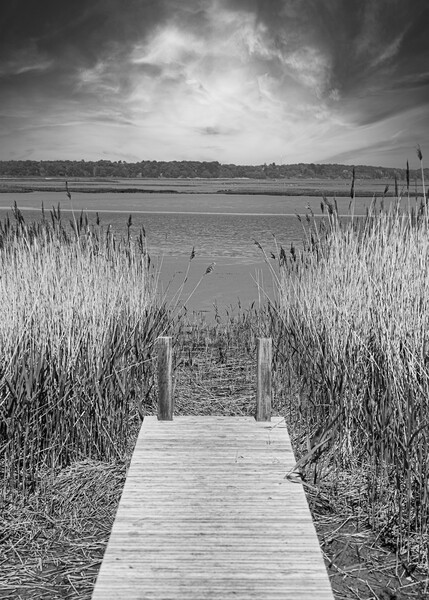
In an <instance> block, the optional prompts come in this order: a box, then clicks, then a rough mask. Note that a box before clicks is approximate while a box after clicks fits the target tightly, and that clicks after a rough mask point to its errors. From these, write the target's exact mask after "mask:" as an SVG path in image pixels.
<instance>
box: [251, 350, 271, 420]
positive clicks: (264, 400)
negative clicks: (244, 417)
mask: <svg viewBox="0 0 429 600" xmlns="http://www.w3.org/2000/svg"><path fill="white" fill-rule="evenodd" d="M257 344H258V345H257V353H256V357H257V377H256V416H255V418H256V420H257V421H271V364H272V340H271V338H258V339H257Z"/></svg>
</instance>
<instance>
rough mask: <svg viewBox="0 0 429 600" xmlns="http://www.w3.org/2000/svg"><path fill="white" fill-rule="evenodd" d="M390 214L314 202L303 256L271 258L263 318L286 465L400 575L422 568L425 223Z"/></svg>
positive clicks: (426, 560)
mask: <svg viewBox="0 0 429 600" xmlns="http://www.w3.org/2000/svg"><path fill="white" fill-rule="evenodd" d="M399 206H400V199H399V198H398V200H397V201H396V202H394V203H393V204H392V205H391V206H390V208H389V209H384V208H383V207H381V208H377V206H376V203H375V202H374V203H373V204H372V206H371V208H370V209H369V211H368V213H367V215H366V217H365V218H361V219H356V218H353V215H352V214H351V216H350V218H349V219H347V220H343V221H342V220H341V219H340V218H339V217H338V214H337V211H336V209H335V204H334V203H331V202H329V201H328V200H327V199H325V200H324V208H325V209H326V210H327V217H326V219H325V220H324V221H322V223H320V221H319V223H317V222H316V221H315V220H313V221H312V220H311V217H310V218H309V221H312V222H311V225H312V226H311V230H310V232H309V233H308V235H307V239H306V245H305V248H304V250H303V251H302V252H296V251H294V250H292V253H291V254H290V255H289V256H287V254H286V252H285V251H284V250H282V249H281V250H280V252H279V263H280V269H279V275H278V291H279V301H278V305H277V306H272V307H271V309H270V311H269V312H270V320H271V326H270V330H271V332H272V334H273V336H274V338H275V352H276V357H277V360H276V363H277V369H278V377H280V378H281V380H282V381H284V382H285V384H286V388H287V390H288V395H289V401H288V399H287V398H286V397H285V399H284V400H285V403H286V404H287V405H288V408H287V414H288V420H289V423H290V428H291V430H292V431H293V434H294V437H295V440H296V441H297V446H298V447H299V449H300V460H299V461H298V464H297V467H299V468H301V469H302V470H303V473H304V474H305V475H304V476H305V479H306V482H307V484H309V485H310V486H312V485H313V486H315V485H316V486H317V485H319V484H321V485H322V487H323V486H325V491H326V489H328V494H329V496H330V497H331V499H333V498H334V497H335V498H336V500H335V501H336V502H337V504H338V503H342V504H343V505H344V506H347V507H348V510H349V514H354V515H355V516H356V515H357V516H358V518H363V517H362V515H364V517H365V518H364V520H366V522H368V523H369V524H370V525H371V526H372V527H373V528H374V529H375V530H376V531H377V532H378V535H379V536H380V540H382V541H383V542H384V543H386V544H389V545H391V547H393V548H395V550H396V552H397V556H398V560H399V562H400V563H402V564H403V565H405V566H406V569H407V573H408V574H411V573H413V571H414V570H415V569H416V568H421V569H423V570H424V571H425V572H426V573H428V569H429V555H428V548H429V529H428V524H429V488H428V481H429V445H428V443H429V401H428V398H429V333H428V331H429V329H428V325H429V225H428V223H429V220H428V212H427V207H426V205H425V203H422V204H421V205H420V206H416V207H415V209H411V210H408V211H407V212H406V213H402V212H401V210H400V208H399ZM359 516H360V517H359Z"/></svg>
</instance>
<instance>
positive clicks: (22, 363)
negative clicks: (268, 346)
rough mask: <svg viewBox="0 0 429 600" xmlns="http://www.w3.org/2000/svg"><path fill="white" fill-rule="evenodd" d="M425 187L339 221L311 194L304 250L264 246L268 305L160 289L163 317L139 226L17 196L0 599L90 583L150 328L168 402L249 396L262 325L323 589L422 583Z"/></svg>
mask: <svg viewBox="0 0 429 600" xmlns="http://www.w3.org/2000/svg"><path fill="white" fill-rule="evenodd" d="M425 200H426V199H425V198H424V200H423V202H422V203H421V204H419V205H417V206H416V210H414V211H409V212H407V213H406V214H405V215H404V214H401V213H400V210H399V202H398V203H396V204H393V205H392V207H391V208H390V209H389V210H384V209H380V208H378V209H377V208H376V206H375V204H374V206H373V207H372V209H371V210H370V212H369V214H368V215H367V217H366V218H364V219H348V220H345V221H344V222H340V219H339V217H338V215H337V213H336V210H335V204H334V203H330V202H329V201H328V200H326V199H325V200H324V206H325V208H326V212H327V215H326V218H325V220H323V221H322V222H321V223H320V221H319V222H316V220H314V221H313V220H312V219H311V216H310V217H309V223H310V226H311V227H310V229H308V227H306V231H309V233H308V234H307V235H308V237H307V240H306V244H305V247H304V250H303V251H302V252H298V251H296V250H294V249H292V252H291V253H286V252H285V251H284V249H281V248H279V250H278V256H277V258H278V269H276V271H275V276H276V277H277V278H278V291H279V296H278V300H277V302H276V303H275V304H272V305H269V306H267V307H265V308H264V309H262V310H260V309H256V308H251V309H250V310H247V311H244V310H240V311H239V312H238V314H237V313H234V314H232V313H228V311H227V314H226V316H225V317H222V318H221V317H219V316H218V318H216V319H215V322H214V323H205V322H204V321H201V320H195V319H193V318H191V317H190V316H189V315H186V313H185V314H184V313H183V312H180V311H179V312H178V307H179V305H180V301H179V300H178V301H177V304H176V305H175V310H174V317H173V318H170V321H169V323H168V325H167V316H166V314H167V313H166V312H165V311H164V310H162V309H157V308H156V306H154V303H153V295H152V291H151V289H150V285H149V283H148V279H147V257H146V254H145V249H144V240H143V238H140V243H139V244H136V245H132V244H131V243H130V240H129V239H126V240H122V241H121V242H118V241H116V240H114V239H113V237H111V236H110V234H107V235H106V231H104V232H103V231H102V230H101V228H100V226H99V225H97V226H95V227H90V226H89V225H88V224H86V223H85V221H84V220H82V218H81V219H80V220H79V222H74V224H73V227H72V229H71V230H70V229H67V228H64V227H63V226H62V225H61V224H60V219H59V215H58V214H56V213H55V212H54V214H53V215H52V222H50V223H49V224H48V223H47V222H45V223H44V224H42V225H41V226H32V227H27V226H26V225H25V224H24V223H23V222H22V218H21V217H20V215H19V213H18V212H17V213H16V222H15V224H14V225H11V224H10V223H9V224H3V226H2V229H1V231H0V248H1V250H0V252H1V253H0V257H1V261H2V263H1V264H2V266H1V271H2V277H1V279H0V290H1V291H0V293H1V294H2V296H1V298H2V304H3V306H5V307H7V306H9V308H7V309H6V312H5V314H7V315H9V316H8V318H7V319H5V322H6V324H5V325H2V326H1V327H2V329H0V331H1V336H2V337H1V344H2V361H3V362H2V371H1V380H0V386H1V387H0V410H1V411H2V413H1V427H2V429H0V452H1V453H2V454H1V456H0V459H1V461H2V462H1V465H2V477H3V479H2V484H3V506H2V512H1V517H0V553H1V554H0V566H1V570H0V598H22V599H24V598H25V599H29V598H32V599H36V598H43V599H46V600H47V599H54V598H64V597H66V598H75V599H78V598H79V599H83V598H85V599H89V598H90V595H91V590H92V586H93V583H94V580H95V577H96V574H97V571H98V566H99V564H100V561H101V559H102V555H103V550H104V547H105V544H106V542H107V539H108V536H109V532H110V527H111V524H112V522H113V519H114V515H115V510H116V506H117V503H118V502H119V497H120V493H121V489H122V484H123V480H124V476H125V472H126V466H127V462H128V460H129V459H130V456H131V451H132V446H133V441H134V439H135V435H136V432H137V430H138V426H139V420H140V418H141V416H143V415H144V414H148V413H150V412H152V411H153V395H152V387H153V383H154V379H153V364H152V354H151V348H152V344H153V342H154V340H155V338H156V336H157V335H159V334H160V333H161V332H165V331H166V328H167V327H169V332H170V333H172V332H174V334H175V335H174V339H175V396H176V412H177V413H179V414H180V413H188V414H229V415H234V414H237V415H240V414H250V413H252V412H253V410H254V408H253V405H254V375H255V369H254V357H255V346H256V337H258V336H266V335H270V336H272V338H273V347H274V379H273V381H274V407H273V408H274V412H275V413H277V414H281V415H284V416H285V418H286V420H287V422H288V427H289V431H290V433H291V437H292V438H293V442H294V446H295V452H296V456H297V460H298V462H297V466H296V471H297V472H299V473H300V476H301V477H302V479H303V483H304V486H305V488H306V491H307V493H308V499H309V502H310V506H311V509H312V512H313V516H314V518H315V522H316V527H317V530H318V533H319V539H320V541H321V546H322V551H323V552H324V554H325V558H326V561H327V566H328V572H329V574H330V576H331V581H332V584H333V589H334V591H335V596H336V599H337V600H340V599H343V598H344V599H345V598H357V599H361V600H377V599H383V600H386V599H393V598H395V599H396V600H405V599H411V598H415V599H423V598H426V597H427V595H428V591H429V567H428V546H429V536H428V534H429V531H428V512H429V511H428V508H429V490H428V483H427V482H428V478H429V472H428V469H429V455H428V441H429V440H428V435H429V434H428V428H429V405H428V400H427V398H428V392H429V389H428V387H429V367H428V361H429V350H428V348H429V338H428V335H427V324H428V319H429V300H428V299H429V294H428V292H429V266H428V265H429V262H428V259H429V218H428V213H427V209H426V204H425ZM37 227H40V229H38V228H37ZM192 257H193V253H192V254H191V260H192ZM190 264H191V261H190ZM6 274H7V277H8V279H4V278H5V277H6ZM23 274H25V276H23ZM187 275H188V273H187V274H186V275H185V280H186V278H187ZM116 278H118V279H116ZM82 289H84V290H85V293H84V294H83V295H82V293H80V295H79V292H78V290H82ZM10 290H13V291H14V293H13V294H11V293H10ZM71 290H74V292H73V293H71ZM182 292H183V290H182ZM8 298H9V299H8ZM10 298H13V300H10ZM52 299H55V302H52ZM8 303H9V304H8ZM59 306H61V307H64V308H62V309H61V311H59ZM173 307H174V305H173V306H172V307H170V308H173ZM142 315H144V317H142ZM170 317H171V315H170ZM23 332H25V335H24V334H23ZM27 333H28V335H27ZM13 336H15V337H13ZM95 340H97V342H96V341H95ZM6 342H7V343H6ZM8 344H9V345H8ZM3 357H7V360H3ZM39 417H40V418H39Z"/></svg>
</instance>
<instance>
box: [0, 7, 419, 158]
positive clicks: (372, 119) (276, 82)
mask: <svg viewBox="0 0 429 600" xmlns="http://www.w3.org/2000/svg"><path fill="white" fill-rule="evenodd" d="M417 145H420V146H421V149H422V152H423V159H425V150H426V154H427V155H428V158H429V3H428V2H427V0H153V1H150V0H69V1H65V0H62V1H61V0H9V1H7V0H5V2H4V3H3V5H2V11H1V17H0V159H1V160H26V159H30V160H54V159H70V160H81V159H84V160H102V159H105V160H125V161H127V162H136V161H141V160H216V161H219V162H221V163H231V162H232V163H236V164H263V163H272V162H275V163H276V164H282V163H285V164H290V163H299V162H305V163H311V162H312V163H344V164H368V165H380V166H391V167H403V166H405V163H406V161H407V159H408V160H410V165H412V166H413V167H417V166H418V163H417V156H416V146H417ZM414 163H415V164H414ZM426 164H428V165H429V160H428V161H427V163H426Z"/></svg>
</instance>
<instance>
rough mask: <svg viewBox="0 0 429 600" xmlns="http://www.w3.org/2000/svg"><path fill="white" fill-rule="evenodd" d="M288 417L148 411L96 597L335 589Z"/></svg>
mask: <svg viewBox="0 0 429 600" xmlns="http://www.w3.org/2000/svg"><path fill="white" fill-rule="evenodd" d="M294 464H295V459H294V455H293V451H292V448H291V445H290V441H289V436H288V434H287V430H286V427H285V424H284V421H283V419H281V418H274V419H273V420H272V421H271V422H256V421H255V420H254V419H253V418H251V417H192V416H189V417H176V418H175V419H174V421H158V420H157V418H156V417H146V418H145V419H144V422H143V425H142V428H141V431H140V435H139V438H138V441H137V444H136V448H135V450H134V454H133V457H132V461H131V465H130V468H129V471H128V474H127V479H126V482H125V486H124V491H123V494H122V498H121V501H120V504H119V508H118V512H117V515H116V519H115V522H114V525H113V529H112V533H111V536H110V540H109V543H108V546H107V549H106V553H105V557H104V560H103V563H102V565H101V568H100V572H99V575H98V579H97V583H96V586H95V589H94V593H93V596H92V598H93V600H114V599H115V600H206V599H207V600H211V599H216V600H221V599H224V598H225V599H228V598H235V599H238V600H252V599H255V600H256V599H258V600H271V599H272V600H275V599H280V598H282V599H283V600H288V599H291V600H292V599H295V598H296V599H297V600H310V598H311V599H313V598H318V599H319V600H333V594H332V590H331V587H330V584H329V579H328V575H327V572H326V569H325V565H324V562H323V558H322V554H321V551H320V547H319V543H318V540H317V536H316V532H315V529H314V525H313V522H312V519H311V515H310V511H309V509H308V505H307V500H306V498H305V494H304V491H303V488H302V486H301V484H299V483H294V482H292V481H290V480H288V479H286V478H285V474H286V473H287V472H288V471H289V470H290V469H291V468H292V467H293V465H294Z"/></svg>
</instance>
